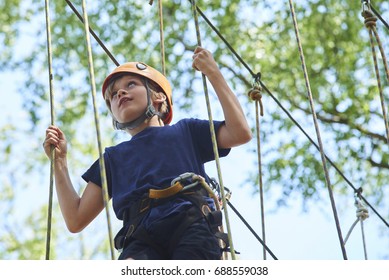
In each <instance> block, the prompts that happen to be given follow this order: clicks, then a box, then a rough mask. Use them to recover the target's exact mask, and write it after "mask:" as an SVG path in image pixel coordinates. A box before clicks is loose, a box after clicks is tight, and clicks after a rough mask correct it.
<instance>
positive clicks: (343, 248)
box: [289, 0, 347, 260]
mask: <svg viewBox="0 0 389 280" xmlns="http://www.w3.org/2000/svg"><path fill="white" fill-rule="evenodd" d="M289 7H290V11H291V15H292V19H293V26H294V30H295V35H296V41H297V45H298V50H299V54H300V60H301V66H302V68H303V73H304V78H305V85H306V88H307V93H308V99H309V103H310V106H311V111H312V117H313V122H314V125H315V131H316V136H317V142H318V144H319V148H320V155H321V160H322V165H323V170H324V176H325V181H326V185H327V189H328V194H329V197H330V201H331V207H332V212H333V215H334V219H335V224H336V229H337V232H338V238H339V242H340V247H341V250H342V254H343V259H345V260H346V259H347V253H346V249H345V247H344V242H343V237H342V230H341V228H340V223H339V218H338V214H337V211H336V205H335V200H334V196H333V193H332V187H331V182H330V176H329V174H328V170H327V161H326V157H325V153H324V147H323V143H322V141H321V136H320V130H319V125H318V122H317V116H316V111H315V107H314V103H313V97H312V91H311V86H310V82H309V78H308V71H307V67H306V65H305V59H304V52H303V48H302V45H301V41H300V35H299V28H298V26H297V18H296V14H295V11H294V7H293V1H292V0H289Z"/></svg>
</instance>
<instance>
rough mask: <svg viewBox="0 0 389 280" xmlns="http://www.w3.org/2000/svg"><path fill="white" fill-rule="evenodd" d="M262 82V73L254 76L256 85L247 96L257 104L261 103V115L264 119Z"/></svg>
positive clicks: (254, 84)
mask: <svg viewBox="0 0 389 280" xmlns="http://www.w3.org/2000/svg"><path fill="white" fill-rule="evenodd" d="M260 80H261V73H260V72H258V73H257V74H256V75H255V76H254V83H253V87H252V88H251V89H250V90H249V92H248V93H247V95H248V96H249V98H250V99H251V100H253V101H255V102H258V103H259V106H260V115H261V117H263V104H262V87H261V85H260Z"/></svg>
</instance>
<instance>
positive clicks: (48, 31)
mask: <svg viewBox="0 0 389 280" xmlns="http://www.w3.org/2000/svg"><path fill="white" fill-rule="evenodd" d="M49 10H50V3H49V0H45V14H46V36H47V60H48V68H49V89H50V117H51V125H54V124H55V114H54V112H55V108H54V90H53V67H52V61H53V60H52V50H51V23H50V11H49ZM53 190H54V147H53V145H51V149H50V186H49V205H48V216H47V231H46V260H49V259H50V244H51V224H52V213H53Z"/></svg>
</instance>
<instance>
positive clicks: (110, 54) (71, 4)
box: [65, 0, 119, 66]
mask: <svg viewBox="0 0 389 280" xmlns="http://www.w3.org/2000/svg"><path fill="white" fill-rule="evenodd" d="M65 1H66V3H67V4H68V6H69V7H70V9H72V11H73V13H74V14H75V15H76V16H77V17H78V19H79V20H80V21H81V22H82V23H84V19H83V17H82V15H81V14H80V13H79V12H78V11H77V9H76V7H74V5H73V3H72V2H71V1H70V0H65ZM89 32H90V34H91V35H92V36H93V38H95V40H96V42H97V43H98V44H99V45H100V47H101V48H102V49H103V50H104V52H105V53H106V54H107V55H108V56H109V58H111V60H112V62H113V63H115V65H116V66H119V62H118V61H117V60H116V59H115V57H114V56H113V54H112V53H111V52H110V51H109V50H108V48H107V47H106V46H105V45H104V43H103V42H102V41H101V40H100V38H99V36H97V34H96V33H95V32H94V31H93V29H92V28H90V27H89Z"/></svg>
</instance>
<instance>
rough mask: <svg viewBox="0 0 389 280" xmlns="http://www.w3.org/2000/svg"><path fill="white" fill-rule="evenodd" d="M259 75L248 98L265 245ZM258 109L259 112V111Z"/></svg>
mask: <svg viewBox="0 0 389 280" xmlns="http://www.w3.org/2000/svg"><path fill="white" fill-rule="evenodd" d="M259 80H260V75H258V76H257V77H256V78H255V81H254V85H253V88H252V89H251V90H250V91H249V93H248V96H249V98H250V99H251V100H253V101H255V127H256V138H257V157H258V184H259V198H260V205H261V225H262V239H263V242H264V244H266V231H265V210H264V199H263V192H264V191H263V180H262V160H261V136H260V135H261V126H260V122H259V116H260V115H261V116H263V106H262V94H261V92H262V88H261V87H260V86H259ZM259 107H260V110H259ZM263 259H264V260H266V248H265V247H263Z"/></svg>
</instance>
